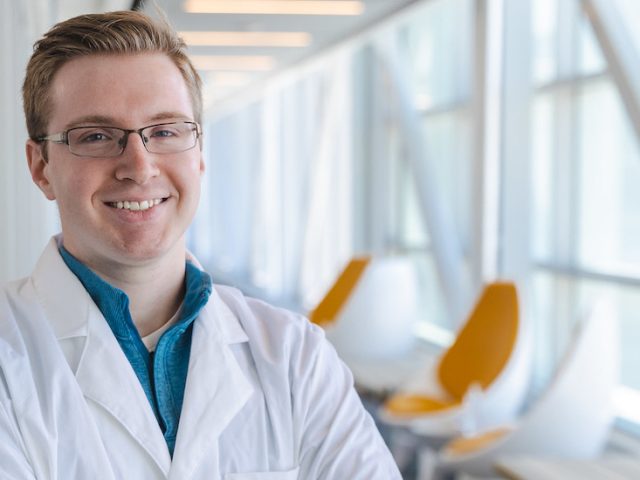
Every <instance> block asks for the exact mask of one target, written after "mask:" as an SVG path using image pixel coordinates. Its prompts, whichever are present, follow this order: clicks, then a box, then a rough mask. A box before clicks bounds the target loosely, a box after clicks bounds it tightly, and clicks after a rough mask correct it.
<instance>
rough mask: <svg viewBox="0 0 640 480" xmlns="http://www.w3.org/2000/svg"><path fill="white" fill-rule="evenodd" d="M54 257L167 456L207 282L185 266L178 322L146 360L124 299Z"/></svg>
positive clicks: (73, 263) (70, 261)
mask: <svg viewBox="0 0 640 480" xmlns="http://www.w3.org/2000/svg"><path fill="white" fill-rule="evenodd" d="M60 254H61V255H62V258H63V260H64V262H65V263H66V264H67V266H68V267H69V269H70V270H71V271H72V272H73V273H74V274H75V275H76V277H78V279H79V280H80V282H81V283H82V285H84V288H85V289H86V290H87V292H88V293H89V295H90V296H91V298H92V299H93V301H94V302H95V304H96V305H97V306H98V308H99V309H100V311H101V312H102V315H104V318H105V319H106V320H107V323H108V324H109V327H111V330H112V331H113V334H114V336H115V337H116V339H117V340H118V343H119V344H120V347H121V348H122V350H123V351H124V353H125V355H126V356H127V359H128V360H129V363H131V366H132V367H133V370H134V371H135V373H136V375H137V376H138V379H139V380H140V383H141V385H142V388H143V389H144V393H145V394H146V395H147V399H148V400H149V403H150V404H151V408H152V409H153V413H154V414H155V416H156V418H157V419H158V424H159V425H160V428H161V430H162V433H163V435H164V438H165V440H166V442H167V445H168V447H169V452H170V453H171V455H172V456H173V450H174V448H175V443H176V435H177V433H178V423H179V421H180V412H181V411H182V401H183V398H184V388H185V384H186V381H187V370H188V368H189V354H190V352H191V335H192V332H193V322H194V320H195V319H196V317H197V316H198V314H199V313H200V310H202V307H204V306H205V305H206V303H207V301H208V300H209V296H210V295H211V288H212V282H211V277H210V276H209V275H208V274H207V273H205V272H203V271H202V270H200V269H199V268H198V267H196V266H195V265H194V264H192V263H191V262H186V277H185V287H186V288H185V296H184V302H183V306H182V312H181V315H180V318H179V320H178V322H176V324H175V325H173V326H171V327H170V328H169V329H168V330H167V331H166V332H164V333H163V334H162V336H161V337H160V339H159V340H158V344H157V346H156V350H155V353H154V354H151V353H149V351H148V350H147V348H146V347H145V345H144V343H143V342H142V339H141V338H140V334H139V333H138V330H137V329H136V327H135V325H134V323H133V320H132V318H131V313H130V312H129V297H127V295H126V294H125V293H124V292H123V291H122V290H119V289H117V288H115V287H112V286H111V285H109V284H108V283H107V282H105V281H104V280H102V279H101V278H100V277H99V276H98V275H96V274H95V273H93V272H92V271H91V270H90V269H89V268H87V267H86V266H85V265H84V264H83V263H81V262H80V261H79V260H78V259H77V258H75V257H74V256H73V255H71V254H70V253H69V252H68V251H67V250H66V249H65V248H64V247H60ZM105 368H108V366H107V365H105ZM96 374H99V372H96Z"/></svg>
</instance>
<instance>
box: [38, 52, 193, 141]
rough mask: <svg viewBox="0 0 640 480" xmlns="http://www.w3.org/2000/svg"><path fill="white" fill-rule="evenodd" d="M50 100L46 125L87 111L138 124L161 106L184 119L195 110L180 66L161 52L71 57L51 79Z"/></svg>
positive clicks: (54, 126)
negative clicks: (50, 110)
mask: <svg viewBox="0 0 640 480" xmlns="http://www.w3.org/2000/svg"><path fill="white" fill-rule="evenodd" d="M51 104H52V113H51V117H50V122H49V128H50V129H57V128H65V127H67V126H69V125H70V124H73V122H77V121H78V119H81V118H84V117H91V116H94V117H106V118H110V119H113V121H114V123H116V124H118V125H117V126H126V127H139V126H141V125H142V124H144V122H146V121H148V120H149V119H151V118H157V116H158V115H159V114H161V113H162V112H174V113H175V114H176V115H175V116H176V117H181V118H185V119H193V113H194V112H193V106H192V104H191V97H190V95H189V90H188V88H187V84H186V82H185V80H184V78H183V77H182V74H181V72H180V70H179V69H178V67H177V66H176V65H175V64H174V63H173V61H172V60H171V59H170V58H169V57H168V56H167V55H165V54H162V53H142V54H135V55H89V56H84V57H79V58H75V59H72V60H70V61H69V62H67V63H66V64H64V65H63V66H62V67H61V68H60V70H58V72H57V73H56V75H55V77H54V79H53V83H52V87H51Z"/></svg>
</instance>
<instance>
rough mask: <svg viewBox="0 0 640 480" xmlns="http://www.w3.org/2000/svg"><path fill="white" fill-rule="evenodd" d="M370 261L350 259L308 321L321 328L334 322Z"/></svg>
mask: <svg viewBox="0 0 640 480" xmlns="http://www.w3.org/2000/svg"><path fill="white" fill-rule="evenodd" d="M370 261H371V257H366V256H363V257H354V258H352V259H351V261H350V262H349V263H348V264H347V266H346V267H345V268H344V270H342V273H340V275H339V276H338V278H337V279H336V281H335V282H334V284H333V286H332V287H331V288H330V289H329V291H328V292H327V294H326V295H325V296H324V298H323V299H322V300H321V301H320V303H319V304H318V306H317V307H316V308H315V309H314V310H312V311H311V312H310V313H309V320H311V321H312V322H313V323H316V324H318V325H320V326H323V327H325V326H327V325H329V324H331V323H332V322H334V321H335V320H336V318H337V316H338V313H339V312H340V310H341V309H342V308H343V306H344V305H345V304H346V303H347V300H349V297H350V296H351V294H352V293H353V291H354V289H355V286H356V285H357V284H358V281H359V280H360V277H361V276H362V274H363V272H364V271H365V269H366V268H367V265H368V264H369V262H370Z"/></svg>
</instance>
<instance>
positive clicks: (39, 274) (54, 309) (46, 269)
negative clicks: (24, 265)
mask: <svg viewBox="0 0 640 480" xmlns="http://www.w3.org/2000/svg"><path fill="white" fill-rule="evenodd" d="M61 244H62V236H61V235H57V236H55V237H52V238H51V240H50V241H49V243H48V244H47V246H46V248H45V250H44V252H43V253H42V255H41V256H40V259H39V260H38V262H37V263H36V267H35V270H34V272H33V275H32V276H31V278H32V279H33V283H34V287H35V290H36V292H37V295H38V297H39V299H40V301H41V302H42V304H43V305H44V308H45V310H46V313H47V316H48V317H49V318H50V319H52V321H51V327H52V328H53V332H54V334H55V335H56V338H57V339H58V340H64V339H66V338H72V337H79V336H86V335H87V331H88V323H87V316H88V314H89V307H90V305H91V304H92V303H93V302H92V301H91V297H90V296H89V294H88V293H87V291H86V290H85V289H84V287H83V286H82V283H80V280H78V277H76V276H75V275H74V274H73V272H72V271H71V270H69V268H68V267H67V266H66V264H65V263H64V260H62V257H61V256H60V252H59V251H58V248H59V245H61Z"/></svg>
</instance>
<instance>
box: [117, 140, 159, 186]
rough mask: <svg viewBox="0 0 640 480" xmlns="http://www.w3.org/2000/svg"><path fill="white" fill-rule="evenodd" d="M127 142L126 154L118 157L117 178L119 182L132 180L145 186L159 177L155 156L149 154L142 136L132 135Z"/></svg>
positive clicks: (123, 153)
mask: <svg viewBox="0 0 640 480" xmlns="http://www.w3.org/2000/svg"><path fill="white" fill-rule="evenodd" d="M125 142H126V143H125V149H124V152H122V155H120V157H118V166H117V169H116V178H117V179H118V180H132V181H133V182H135V183H137V184H140V185H143V184H145V183H146V182H148V181H149V180H150V179H152V178H153V177H156V176H158V175H159V173H160V171H159V169H158V165H157V164H156V159H155V155H153V154H152V153H149V152H147V149H146V148H145V146H144V143H143V142H142V137H141V136H140V134H138V133H137V132H132V133H130V134H129V136H128V138H126V139H125Z"/></svg>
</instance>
